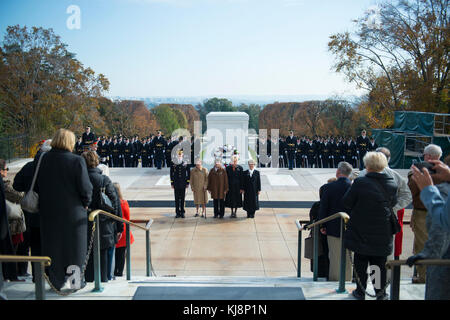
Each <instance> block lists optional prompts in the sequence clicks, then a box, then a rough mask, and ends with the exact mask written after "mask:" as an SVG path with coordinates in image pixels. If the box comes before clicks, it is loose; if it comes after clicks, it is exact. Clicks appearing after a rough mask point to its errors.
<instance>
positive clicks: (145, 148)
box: [141, 138, 149, 168]
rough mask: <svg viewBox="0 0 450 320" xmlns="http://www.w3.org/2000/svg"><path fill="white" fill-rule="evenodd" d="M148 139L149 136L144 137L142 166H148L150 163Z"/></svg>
mask: <svg viewBox="0 0 450 320" xmlns="http://www.w3.org/2000/svg"><path fill="white" fill-rule="evenodd" d="M147 145H148V140H147V138H144V139H142V149H141V161H142V168H148V164H149V158H148V157H149V154H148V146H147Z"/></svg>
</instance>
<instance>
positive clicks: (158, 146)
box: [152, 131, 167, 170]
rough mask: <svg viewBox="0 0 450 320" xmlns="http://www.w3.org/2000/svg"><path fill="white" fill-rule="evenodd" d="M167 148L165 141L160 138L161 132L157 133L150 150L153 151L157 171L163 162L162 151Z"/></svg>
mask: <svg viewBox="0 0 450 320" xmlns="http://www.w3.org/2000/svg"><path fill="white" fill-rule="evenodd" d="M166 147H167V142H166V140H165V139H164V138H163V137H162V136H161V131H158V135H157V136H156V137H155V138H154V139H153V142H152V149H153V150H154V159H155V166H156V167H157V168H158V170H161V166H162V162H163V161H164V151H165V149H166Z"/></svg>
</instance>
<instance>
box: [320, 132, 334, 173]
mask: <svg viewBox="0 0 450 320" xmlns="http://www.w3.org/2000/svg"><path fill="white" fill-rule="evenodd" d="M320 156H321V162H322V168H330V167H331V161H332V160H333V159H332V158H331V145H330V143H329V141H328V139H326V140H325V141H324V143H323V146H322V150H321V152H320Z"/></svg>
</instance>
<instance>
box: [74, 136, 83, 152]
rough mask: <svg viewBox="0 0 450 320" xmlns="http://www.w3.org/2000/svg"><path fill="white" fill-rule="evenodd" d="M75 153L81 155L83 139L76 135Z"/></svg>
mask: <svg viewBox="0 0 450 320" xmlns="http://www.w3.org/2000/svg"><path fill="white" fill-rule="evenodd" d="M75 153H76V154H77V155H79V156H80V155H81V154H82V153H83V139H82V138H81V137H78V141H77V143H75Z"/></svg>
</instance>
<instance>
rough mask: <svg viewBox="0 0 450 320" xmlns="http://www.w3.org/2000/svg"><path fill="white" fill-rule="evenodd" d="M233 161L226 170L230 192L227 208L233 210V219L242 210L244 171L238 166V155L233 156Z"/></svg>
mask: <svg viewBox="0 0 450 320" xmlns="http://www.w3.org/2000/svg"><path fill="white" fill-rule="evenodd" d="M231 161H232V163H231V165H229V166H227V168H226V172H227V177H228V187H229V190H228V193H227V196H226V198H225V207H227V208H231V218H236V217H237V216H236V211H237V209H238V208H242V193H241V185H242V177H243V173H244V169H243V168H242V167H241V166H240V165H238V161H239V157H238V156H237V155H233V156H232V157H231Z"/></svg>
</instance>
